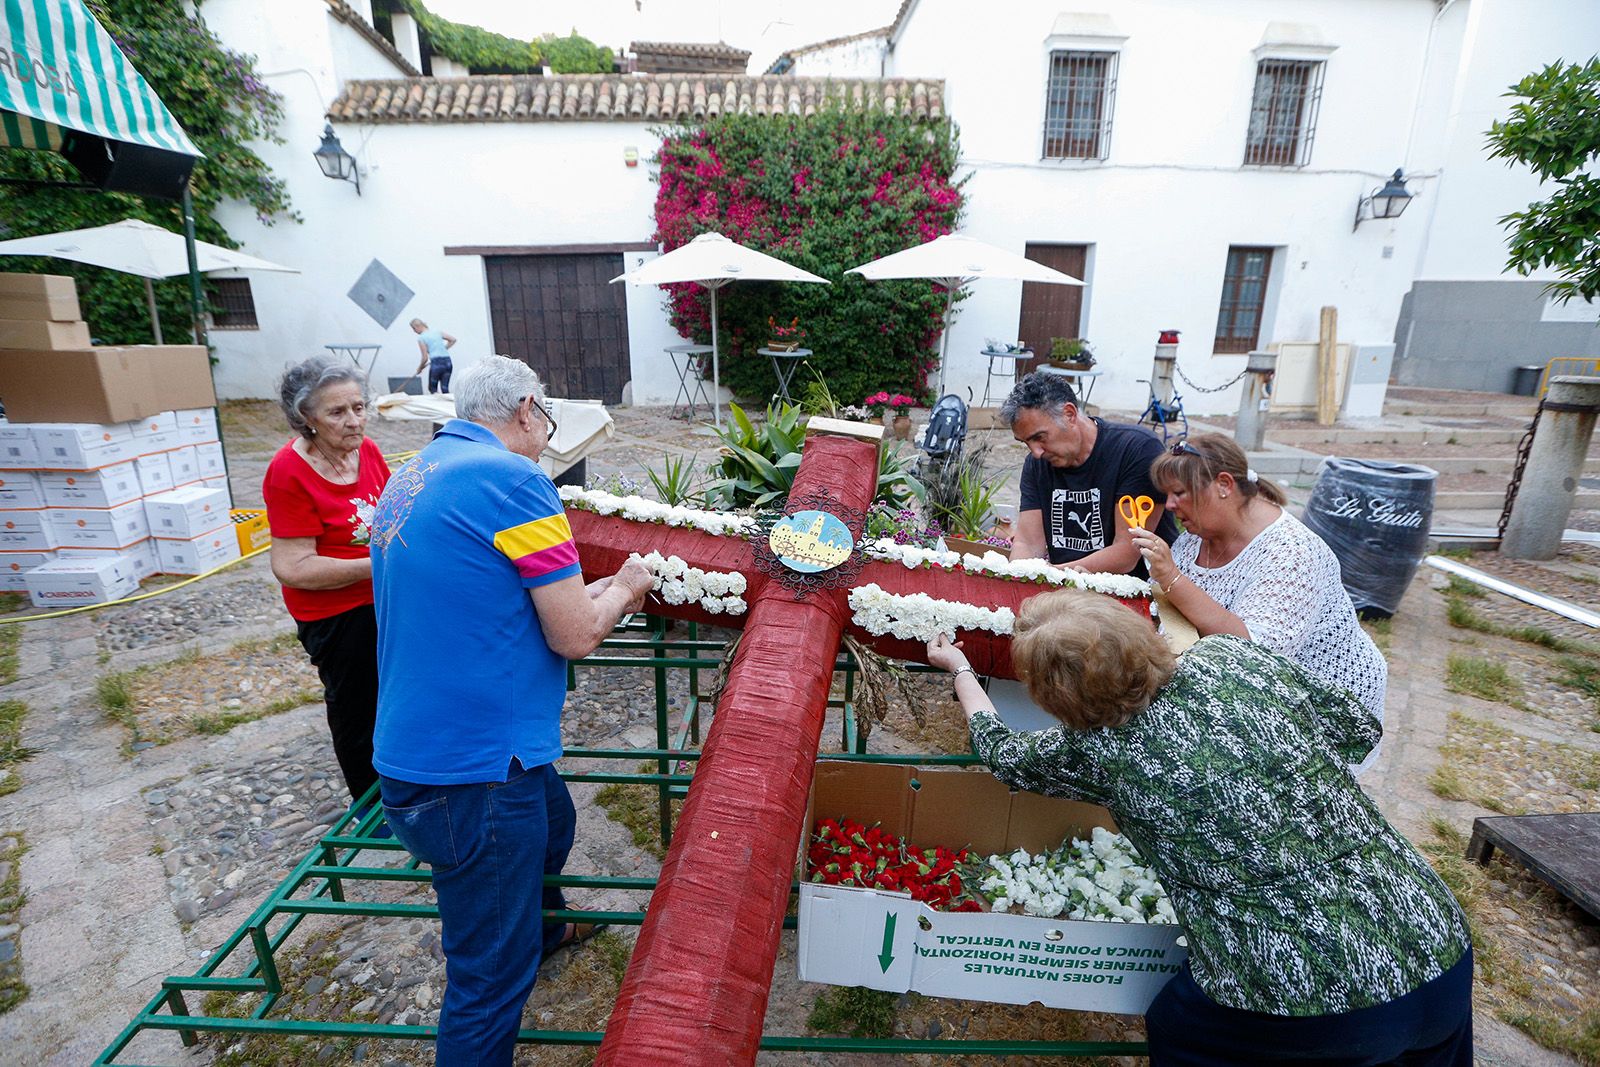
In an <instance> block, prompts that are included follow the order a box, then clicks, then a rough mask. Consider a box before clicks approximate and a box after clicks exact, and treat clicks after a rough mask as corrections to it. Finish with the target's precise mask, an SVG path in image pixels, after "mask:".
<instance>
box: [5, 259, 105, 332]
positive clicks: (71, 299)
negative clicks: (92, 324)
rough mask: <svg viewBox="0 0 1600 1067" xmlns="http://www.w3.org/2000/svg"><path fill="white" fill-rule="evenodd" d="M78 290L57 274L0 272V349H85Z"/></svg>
mask: <svg viewBox="0 0 1600 1067" xmlns="http://www.w3.org/2000/svg"><path fill="white" fill-rule="evenodd" d="M89 343H90V342H89V325H88V324H87V323H86V322H84V321H83V319H82V317H81V316H80V314H79V311H78V289H77V285H76V283H74V282H73V280H72V279H71V278H68V277H66V276H64V275H60V274H0V348H27V349H34V350H40V349H42V350H45V351H53V350H57V349H65V348H88V347H89Z"/></svg>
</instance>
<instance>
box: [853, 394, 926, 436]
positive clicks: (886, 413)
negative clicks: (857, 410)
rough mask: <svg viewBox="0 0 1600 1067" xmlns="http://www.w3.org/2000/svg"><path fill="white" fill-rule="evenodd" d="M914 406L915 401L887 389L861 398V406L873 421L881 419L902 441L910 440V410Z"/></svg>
mask: <svg viewBox="0 0 1600 1067" xmlns="http://www.w3.org/2000/svg"><path fill="white" fill-rule="evenodd" d="M915 404H916V399H915V398H913V397H909V396H906V395H905V394H904V393H891V392H889V391H888V390H887V389H879V390H878V391H877V392H876V393H873V394H872V395H871V396H867V397H863V398H862V400H861V406H862V407H864V408H866V409H867V411H868V413H870V414H871V416H872V417H873V418H875V419H882V420H883V424H884V426H886V427H889V428H890V429H891V430H893V431H894V433H895V435H896V436H897V437H899V438H900V439H901V440H902V441H907V440H910V438H911V414H910V412H911V408H912V406H913V405H915Z"/></svg>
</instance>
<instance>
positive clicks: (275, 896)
mask: <svg viewBox="0 0 1600 1067" xmlns="http://www.w3.org/2000/svg"><path fill="white" fill-rule="evenodd" d="M687 634H688V636H687V637H686V638H673V637H670V636H669V635H668V631H667V625H666V621H665V620H663V619H660V618H655V617H649V616H642V615H641V616H634V617H633V618H631V619H629V620H627V621H625V622H624V624H623V625H622V626H619V627H618V628H617V630H616V631H615V633H614V634H613V636H612V637H611V638H610V639H608V640H607V641H605V642H604V643H603V644H602V645H601V649H600V651H599V652H598V653H597V654H596V655H593V656H590V657H589V658H587V659H584V660H580V661H577V662H576V663H574V664H572V666H571V667H570V668H569V671H568V688H569V689H571V688H574V687H575V685H576V678H575V668H578V667H630V668H637V669H641V670H650V671H652V672H653V674H654V676H655V721H656V747H655V748H650V749H638V748H620V749H610V748H583V747H577V748H569V749H567V750H566V756H565V759H567V760H626V761H633V762H637V761H652V762H654V763H655V766H656V769H655V770H654V771H653V772H649V773H645V772H631V773H630V772H624V771H563V772H562V773H561V777H562V779H564V780H565V781H567V782H585V783H622V784H629V785H644V786H650V787H653V788H655V789H656V791H657V795H658V800H659V807H658V816H659V820H660V825H659V831H660V837H661V842H662V844H663V846H665V845H668V844H670V842H671V840H672V819H671V816H672V807H671V802H672V800H674V799H678V798H681V797H682V796H684V795H685V793H686V792H687V789H688V784H689V782H690V780H691V775H687V774H678V773H674V772H673V765H674V764H675V763H683V762H690V763H692V762H693V761H695V760H698V759H699V758H700V751H699V748H698V747H697V746H698V745H699V740H700V725H701V724H700V711H701V703H702V701H703V700H704V696H703V693H702V690H701V688H700V681H701V673H702V672H704V671H708V670H710V671H715V670H716V669H717V667H718V665H719V664H720V662H721V655H722V651H723V649H724V647H725V645H724V643H723V642H721V641H714V640H704V639H702V638H700V636H699V633H698V627H697V626H696V625H695V624H692V623H691V624H689V626H688V631H687ZM858 669H859V668H858V666H857V664H856V663H855V661H854V659H853V658H852V657H851V656H850V655H849V653H848V652H843V651H842V652H841V654H840V656H839V658H838V659H837V661H836V663H835V671H836V672H839V673H842V674H843V690H842V692H843V695H842V696H841V697H835V698H832V699H830V700H829V705H830V706H831V707H836V708H839V709H840V710H841V712H842V719H843V728H842V735H841V738H840V740H841V745H842V748H843V751H842V752H840V753H837V754H830V755H829V756H828V758H829V759H842V760H853V761H860V762H869V763H913V764H916V765H918V766H936V765H943V766H950V765H955V766H970V765H973V764H976V763H978V762H979V761H978V759H977V757H976V756H974V755H971V754H970V753H969V754H965V755H950V754H926V755H904V754H899V755H895V754H879V755H872V754H868V753H867V752H866V750H865V748H866V746H865V743H864V741H863V740H862V738H861V734H860V731H859V730H858V729H857V726H856V714H855V707H854V704H853V702H852V695H853V693H854V687H855V674H856V672H857V670H858ZM910 669H912V670H918V671H926V670H930V668H926V667H921V666H917V665H913V666H912V667H911V668H910ZM671 671H687V672H688V676H689V677H688V682H689V690H688V696H687V700H686V701H685V705H684V707H683V708H682V710H681V711H680V712H679V713H678V714H677V716H676V719H674V715H673V712H672V708H671V704H670V698H669V695H668V680H669V672H671ZM691 746H695V747H691ZM377 793H378V787H377V786H376V785H374V786H373V787H372V789H371V790H369V791H368V792H367V794H366V795H365V796H363V797H361V798H360V799H359V800H357V801H356V802H355V803H354V804H352V805H351V807H350V808H349V810H348V811H346V812H345V814H344V815H343V816H342V817H341V818H340V819H339V820H338V821H336V822H335V823H334V824H333V826H332V827H330V829H329V831H328V832H327V833H326V834H324V835H323V836H322V837H321V838H320V839H319V840H318V841H317V843H316V845H314V846H313V847H312V849H311V850H310V851H309V852H308V853H307V854H306V855H305V857H304V858H303V859H301V860H300V862H299V863H298V864H296V866H295V868H294V869H293V870H292V871H290V873H289V875H288V877H286V878H284V879H283V881H282V882H280V883H279V884H278V886H277V887H276V888H275V889H274V890H273V891H272V892H271V893H270V894H269V895H268V897H267V898H266V900H264V901H262V903H261V904H260V905H259V906H258V907H257V908H256V909H255V910H254V911H253V912H251V914H250V916H249V918H247V919H246V920H245V921H244V923H243V924H241V925H240V926H239V928H238V929H236V930H235V931H234V932H233V933H232V934H230V935H229V936H228V937H227V938H226V939H225V940H224V941H223V942H222V944H221V945H219V946H218V947H217V949H216V951H215V952H213V953H211V955H210V956H209V958H207V960H206V962H205V963H204V964H203V965H202V966H201V967H200V969H199V970H198V971H196V972H195V973H194V974H191V975H184V976H173V977H168V978H164V979H162V981H161V988H160V990H159V991H158V992H156V993H155V994H154V995H153V996H152V997H151V998H150V1000H149V1001H148V1002H147V1003H146V1004H145V1006H144V1007H143V1009H141V1010H140V1011H139V1013H138V1014H137V1015H135V1016H134V1017H133V1018H132V1019H131V1020H130V1021H129V1022H128V1024H127V1026H125V1027H124V1028H123V1030H122V1032H121V1033H119V1034H118V1035H117V1037H116V1039H115V1040H113V1041H112V1042H111V1043H110V1044H109V1045H107V1046H106V1048H105V1049H104V1050H103V1051H102V1052H101V1053H100V1055H99V1056H98V1057H97V1058H96V1059H95V1060H94V1064H95V1067H101V1065H110V1064H116V1065H118V1067H130V1065H131V1062H132V1061H124V1060H119V1059H118V1058H117V1057H118V1056H119V1055H121V1054H122V1053H123V1051H124V1050H126V1049H127V1047H128V1046H129V1044H130V1043H132V1041H133V1040H134V1038H136V1037H137V1036H139V1035H140V1034H141V1033H143V1032H145V1031H165V1032H176V1033H177V1035H178V1038H179V1040H180V1041H181V1043H182V1044H183V1045H184V1046H185V1047H188V1046H193V1045H195V1044H196V1043H197V1042H198V1041H199V1039H200V1035H201V1034H229V1035H235V1036H248V1035H271V1036H274V1037H283V1038H290V1037H322V1038H329V1039H335V1040H337V1039H363V1040H371V1039H409V1040H416V1041H431V1040H434V1039H435V1038H436V1037H437V1036H438V1028H437V1027H435V1026H424V1025H407V1024H399V1023H392V1022H391V1023H377V1022H371V1023H367V1022H336V1021H330V1020H321V1019H306V1018H288V1017H273V1013H274V1010H275V1009H277V1008H279V1007H280V1005H281V1004H283V1003H284V998H285V996H286V989H285V983H284V981H283V978H282V975H281V973H280V970H279V966H278V956H279V953H281V952H283V951H284V949H285V945H286V944H287V942H288V941H289V938H290V937H291V935H292V934H293V933H294V932H295V929H296V927H298V926H299V925H300V923H301V922H302V921H303V920H304V919H305V918H306V916H308V915H324V916H346V917H356V916H360V917H368V918H378V917H382V916H391V917H403V918H407V919H428V920H432V919H437V918H438V916H439V909H438V907H437V906H436V905H433V904H414V903H406V902H403V901H373V900H349V899H347V898H346V896H345V887H346V884H347V883H351V882H356V883H388V884H391V885H398V886H415V885H418V884H420V883H423V882H426V881H428V880H429V879H430V878H431V875H430V873H429V872H428V871H427V870H426V869H424V868H422V867H421V866H420V865H419V863H418V861H417V860H415V859H413V858H411V857H410V856H409V855H407V854H406V852H405V849H404V847H403V846H401V845H400V844H399V842H397V841H395V840H394V839H393V838H391V837H388V836H387V830H386V827H384V825H383V809H382V806H381V804H379V803H377V799H378V797H377ZM380 834H382V835H383V836H380ZM385 859H389V860H395V861H397V862H390V863H384V862H382V861H383V860H385ZM545 884H547V885H552V886H560V887H561V888H563V889H604V890H626V891H635V892H652V891H654V889H655V887H656V879H654V878H627V877H599V876H576V875H559V876H546V878H545ZM644 914H645V913H644V912H643V911H642V910H638V911H618V910H584V909H575V908H566V909H560V910H557V909H547V910H546V911H545V912H544V917H545V919H546V920H550V921H556V922H579V923H590V922H592V923H609V924H611V925H619V926H638V925H640V924H641V923H643V922H644ZM795 925H796V920H795V918H793V917H792V916H791V917H790V918H787V919H785V920H784V927H785V928H786V929H793V928H794V927H795ZM240 960H242V961H243V962H242V971H243V973H242V974H238V975H235V976H224V975H221V974H219V973H218V972H219V971H220V970H222V969H224V967H225V965H226V964H228V963H229V962H230V961H235V965H236V966H239V965H241V964H240V963H239V961H240ZM288 992H289V993H292V992H293V990H289V991H288ZM211 993H223V994H235V995H237V994H247V995H251V996H256V997H259V998H260V999H259V1001H257V1002H256V1004H255V1005H254V1007H253V1008H252V1009H251V1010H250V1013H249V1015H248V1016H245V1017H234V1016H221V1015H210V1014H206V1013H205V1012H204V1010H202V1011H201V1012H200V1013H198V1014H197V1013H196V1012H195V1011H194V1010H193V1007H192V1006H191V1004H190V1002H189V1001H190V997H191V996H193V995H201V996H204V995H205V994H211ZM603 1036H604V1032H603V1031H600V1030H592V1031H591V1030H529V1029H523V1030H520V1031H518V1033H517V1043H518V1044H521V1045H568V1046H598V1045H599V1044H600V1040H601V1038H602V1037H603ZM761 1048H763V1049H766V1050H769V1051H774V1052H835V1053H846V1052H878V1053H897V1054H907V1055H909V1054H923V1055H928V1054H935V1055H938V1054H944V1055H950V1056H1014V1055H1034V1056H1059V1057H1064V1058H1080V1057H1089V1056H1124V1055H1144V1054H1145V1052H1146V1046H1145V1044H1144V1043H1143V1042H1134V1041H1104V1042H1095V1041H1066V1042H1047V1041H1036V1040H1016V1041H1009V1040H986V1041H966V1040H961V1039H959V1038H928V1039H916V1038H866V1037H818V1036H810V1035H793V1036H789V1035H767V1036H764V1037H763V1038H762V1039H761Z"/></svg>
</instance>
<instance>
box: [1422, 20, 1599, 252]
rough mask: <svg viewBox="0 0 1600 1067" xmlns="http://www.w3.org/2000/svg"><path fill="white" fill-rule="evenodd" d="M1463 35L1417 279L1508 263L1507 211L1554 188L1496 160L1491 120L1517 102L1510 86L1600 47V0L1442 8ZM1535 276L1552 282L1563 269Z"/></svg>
mask: <svg viewBox="0 0 1600 1067" xmlns="http://www.w3.org/2000/svg"><path fill="white" fill-rule="evenodd" d="M1440 21H1441V23H1444V24H1445V26H1446V28H1447V29H1455V30H1456V32H1459V33H1460V34H1461V35H1462V37H1463V41H1462V44H1461V46H1460V61H1459V65H1458V67H1457V70H1456V78H1455V80H1454V85H1453V87H1452V88H1453V93H1452V97H1451V100H1450V103H1449V110H1448V112H1447V113H1446V115H1445V116H1444V121H1443V122H1442V123H1440V130H1441V139H1442V141H1443V144H1442V146H1441V147H1442V160H1441V162H1442V167H1443V174H1442V175H1441V177H1440V181H1439V187H1438V192H1437V196H1436V197H1435V198H1434V201H1433V203H1432V204H1430V205H1429V216H1430V217H1429V227H1428V235H1427V243H1426V247H1425V249H1424V255H1423V256H1422V257H1421V261H1420V263H1419V264H1418V269H1417V277H1418V278H1419V279H1427V280H1483V279H1488V278H1496V277H1499V276H1500V273H1501V271H1502V269H1503V268H1504V267H1505V263H1506V255H1507V252H1506V236H1507V235H1506V230H1505V228H1504V227H1503V226H1501V225H1500V222H1499V220H1500V218H1501V217H1502V216H1504V215H1506V214H1507V213H1509V212H1512V211H1520V210H1522V209H1523V208H1525V207H1526V206H1527V205H1528V204H1529V203H1530V202H1532V201H1535V200H1540V199H1543V198H1545V197H1547V196H1549V195H1551V193H1552V192H1553V191H1554V190H1553V189H1549V188H1542V187H1541V184H1540V182H1539V181H1538V179H1536V178H1535V177H1534V175H1533V173H1532V172H1531V171H1530V170H1528V168H1527V167H1524V166H1523V165H1521V164H1520V163H1519V164H1515V165H1512V166H1508V165H1507V162H1506V161H1505V160H1503V159H1497V160H1490V159H1489V158H1488V152H1487V150H1486V149H1485V148H1484V144H1485V140H1486V135H1487V133H1488V130H1489V127H1490V126H1491V125H1493V124H1494V122H1495V121H1497V120H1503V119H1505V118H1507V117H1509V115H1510V113H1511V108H1512V106H1513V105H1514V104H1515V103H1516V101H1515V100H1513V99H1512V98H1511V97H1508V96H1506V95H1504V94H1505V92H1506V90H1507V89H1508V88H1510V87H1511V86H1512V85H1513V84H1515V83H1516V82H1519V81H1521V80H1522V79H1523V78H1524V77H1525V76H1527V75H1529V74H1533V73H1535V72H1537V71H1539V70H1540V69H1542V68H1543V67H1545V66H1547V65H1548V64H1550V63H1554V62H1557V61H1564V62H1567V63H1583V62H1587V61H1588V59H1589V58H1590V57H1591V56H1593V55H1594V54H1595V53H1596V52H1600V3H1595V2H1593V0H1470V3H1469V2H1466V0H1456V2H1455V3H1454V4H1452V5H1451V8H1450V9H1449V10H1448V11H1446V12H1445V13H1444V14H1443V15H1442V16H1441V20H1440ZM1532 277H1534V278H1538V279H1542V280H1549V279H1551V278H1554V277H1556V275H1555V273H1554V272H1551V271H1540V272H1539V273H1537V274H1534V275H1532Z"/></svg>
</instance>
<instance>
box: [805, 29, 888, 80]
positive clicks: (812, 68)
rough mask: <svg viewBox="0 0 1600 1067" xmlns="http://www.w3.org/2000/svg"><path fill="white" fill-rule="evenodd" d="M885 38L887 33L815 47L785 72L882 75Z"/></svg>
mask: <svg viewBox="0 0 1600 1067" xmlns="http://www.w3.org/2000/svg"><path fill="white" fill-rule="evenodd" d="M884 41H885V37H883V36H874V37H864V38H859V39H857V40H854V41H845V42H843V43H841V44H836V45H831V46H830V47H827V48H815V49H811V50H808V51H805V52H802V53H800V54H799V55H797V56H795V57H794V67H793V68H792V69H790V70H788V71H786V72H785V73H788V74H792V75H794V76H795V77H797V78H881V77H883V57H884Z"/></svg>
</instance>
